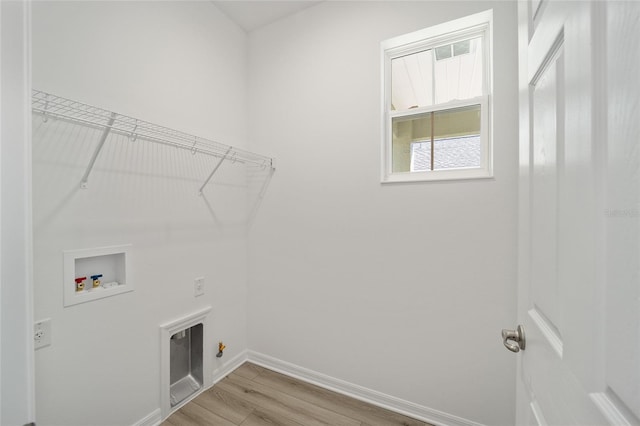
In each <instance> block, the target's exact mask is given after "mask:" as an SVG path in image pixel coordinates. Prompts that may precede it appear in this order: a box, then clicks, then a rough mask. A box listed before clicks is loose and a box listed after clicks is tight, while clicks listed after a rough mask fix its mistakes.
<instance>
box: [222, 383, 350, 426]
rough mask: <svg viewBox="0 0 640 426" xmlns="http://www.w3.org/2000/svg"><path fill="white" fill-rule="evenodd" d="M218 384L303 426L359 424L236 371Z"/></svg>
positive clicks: (347, 425) (348, 425)
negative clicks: (249, 378)
mask: <svg viewBox="0 0 640 426" xmlns="http://www.w3.org/2000/svg"><path fill="white" fill-rule="evenodd" d="M217 386H220V388H221V389H223V390H225V391H227V392H229V393H232V394H235V395H238V396H242V397H244V398H245V399H246V400H247V401H249V402H251V403H253V404H255V405H256V406H257V407H260V408H265V409H268V410H271V411H274V412H276V413H277V414H278V415H280V416H282V417H285V418H289V419H291V420H293V421H295V422H298V423H301V424H303V425H305V426H312V425H331V426H360V424H361V422H360V421H358V420H355V419H352V418H349V417H347V416H344V415H342V414H339V413H336V412H333V411H331V410H327V409H325V408H322V407H318V406H316V405H313V404H311V403H308V402H306V401H303V400H301V399H298V398H295V397H293V396H291V395H288V394H286V393H283V392H280V391H278V390H275V389H271V388H269V387H267V386H264V385H261V384H259V383H255V382H253V381H251V380H247V379H245V378H244V377H242V376H240V375H237V374H233V373H232V374H230V375H229V376H228V377H227V378H226V379H225V380H224V381H222V382H220V383H219V384H218V385H217Z"/></svg>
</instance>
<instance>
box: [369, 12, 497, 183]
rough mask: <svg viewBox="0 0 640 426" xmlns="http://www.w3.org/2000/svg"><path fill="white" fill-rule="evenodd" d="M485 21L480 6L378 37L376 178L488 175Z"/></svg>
mask: <svg viewBox="0 0 640 426" xmlns="http://www.w3.org/2000/svg"><path fill="white" fill-rule="evenodd" d="M491 24H492V12H491V11H487V12H482V13H478V14H476V15H472V16H468V17H466V18H462V19H458V20H455V21H451V22H447V23H445V24H441V25H437V26H435V27H431V28H427V29H425V30H421V31H417V32H415V33H411V34H407V35H404V36H400V37H396V38H393V39H391V40H387V41H385V42H383V43H382V55H383V82H384V92H383V144H382V145H383V155H382V160H383V164H382V182H407V181H422V180H445V179H469V178H483V177H491V176H492V167H491V146H492V144H491V132H490V129H489V123H490V122H491V120H490V98H491V84H490V82H491V75H490V74H491V66H490V65H491V63H490V58H491V52H490V48H491Z"/></svg>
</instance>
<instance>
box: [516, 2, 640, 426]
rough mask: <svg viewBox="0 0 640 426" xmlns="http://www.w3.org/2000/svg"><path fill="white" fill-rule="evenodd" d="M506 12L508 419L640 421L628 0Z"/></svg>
mask: <svg viewBox="0 0 640 426" xmlns="http://www.w3.org/2000/svg"><path fill="white" fill-rule="evenodd" d="M518 13H519V17H518V18H519V26H520V31H519V34H520V37H519V55H520V56H519V64H520V78H519V79H520V94H521V100H520V184H519V188H520V191H519V222H520V225H519V234H518V236H519V245H518V250H519V273H518V277H519V278H518V280H519V283H518V299H519V300H518V316H519V322H520V323H521V324H523V325H524V327H525V334H526V349H525V350H523V351H521V352H519V353H518V354H517V355H516V356H518V357H519V359H518V383H517V404H518V406H517V410H516V414H517V423H518V424H526V425H529V424H538V425H543V424H548V425H607V424H628V425H631V424H640V421H639V418H640V416H639V414H640V325H639V324H640V136H639V135H640V101H639V99H640V89H639V87H640V83H639V82H638V78H637V76H638V75H640V42H638V40H640V3H638V2H587V1H584V2H583V1H568V2H561V1H547V0H542V1H535V0H531V1H529V2H520V3H519V11H518ZM534 14H535V17H534Z"/></svg>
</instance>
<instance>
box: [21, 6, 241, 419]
mask: <svg viewBox="0 0 640 426" xmlns="http://www.w3.org/2000/svg"><path fill="white" fill-rule="evenodd" d="M246 48H247V47H246V35H245V33H244V32H242V31H241V30H240V29H239V28H238V27H237V26H236V25H235V24H233V23H232V22H231V21H229V20H228V18H226V16H224V15H223V14H222V13H221V12H220V11H219V10H218V9H216V8H215V7H214V6H213V4H211V3H209V2H42V3H39V2H38V3H35V4H34V5H33V86H34V88H37V89H41V90H45V91H49V92H52V93H54V94H57V95H61V96H65V97H68V98H72V99H77V100H80V101H83V102H87V103H90V104H94V105H97V106H101V107H104V108H107V109H111V110H114V111H117V112H120V113H124V114H128V115H132V116H134V117H138V118H141V119H145V120H148V121H151V122H154V123H158V124H162V125H165V126H169V127H173V128H176V129H179V130H182V131H185V132H188V133H192V134H196V135H199V136H202V137H208V138H211V139H214V140H219V141H221V142H224V143H228V144H232V145H240V146H243V145H244V144H245V143H246V112H245V111H246V107H247V102H246V69H247V68H246ZM33 131H34V136H33V137H34V233H35V236H34V245H35V318H36V319H41V318H47V317H49V318H51V319H52V327H53V333H52V335H53V344H52V345H51V346H50V347H45V348H42V349H39V350H38V351H36V370H37V375H36V383H37V395H36V403H37V422H38V424H39V425H63V424H64V425H87V424H92V425H100V424H102V425H130V424H134V423H136V422H137V421H139V420H141V419H143V418H144V417H145V416H147V415H148V414H150V413H153V412H154V411H155V410H157V409H158V408H159V407H160V342H159V336H160V331H159V328H158V327H159V325H160V324H161V323H165V322H168V321H170V320H173V319H176V318H178V317H181V316H184V315H186V314H189V313H192V312H194V311H196V310H198V309H200V308H202V307H205V306H212V307H213V312H212V314H211V315H212V318H211V319H212V321H211V324H212V325H213V327H212V330H211V332H210V333H209V334H208V335H206V336H205V344H206V345H210V346H211V347H212V351H213V349H214V347H217V342H218V341H219V340H223V341H224V342H225V344H226V345H227V350H226V351H225V356H224V357H223V358H222V359H217V358H216V359H214V368H222V366H223V365H224V364H225V363H228V362H229V361H230V360H231V359H232V358H233V357H234V356H236V355H238V354H240V353H242V352H243V351H245V350H246V349H247V339H246V318H247V314H246V290H247V286H246V280H247V277H246V270H247V255H246V253H247V247H246V233H245V223H244V221H245V215H246V204H247V198H246V179H245V170H244V168H243V167H242V166H239V165H237V164H236V165H231V164H224V165H223V166H222V167H221V169H220V171H219V172H218V174H216V176H215V177H214V178H213V181H212V183H211V184H210V185H209V186H208V187H207V188H206V189H205V197H204V198H201V197H199V196H198V188H199V187H200V185H201V184H202V182H203V181H204V179H205V178H206V176H207V175H208V174H209V173H210V171H211V170H212V169H213V167H214V165H215V163H216V159H213V158H210V157H204V156H202V155H195V156H192V155H191V153H190V152H188V151H180V150H176V149H174V148H167V147H161V146H157V145H153V144H150V143H148V142H145V141H137V142H134V143H132V142H130V141H129V140H128V139H127V138H124V137H118V136H111V137H110V138H109V139H108V140H107V143H106V144H105V148H104V150H103V151H102V153H101V154H100V157H99V158H98V161H97V163H96V166H95V168H94V170H93V172H92V174H91V176H90V178H89V188H88V189H86V190H81V189H79V183H80V178H81V177H82V175H83V173H84V170H85V168H86V167H87V164H88V161H89V158H90V157H91V154H92V153H93V150H94V147H95V146H96V144H97V142H98V139H99V137H100V133H101V132H100V131H99V130H92V129H88V128H86V127H83V126H79V125H73V124H69V123H64V122H60V121H55V120H49V121H48V122H47V123H43V122H42V120H41V119H40V118H38V117H34V125H33ZM117 244H133V249H132V255H133V263H132V270H133V274H134V278H135V291H134V292H132V293H126V294H122V295H118V296H114V297H110V298H105V299H100V300H97V301H94V302H90V303H84V304H80V305H75V306H71V307H68V308H64V307H63V301H62V293H63V291H62V290H63V276H62V266H63V263H62V259H63V257H62V256H63V254H62V252H63V250H69V249H82V248H90V247H102V246H109V245H117ZM199 276H204V277H205V280H206V281H205V282H206V283H205V288H206V294H205V295H204V296H202V297H198V298H195V297H194V295H193V281H194V278H196V277H199ZM65 284H69V283H65ZM213 353H215V352H213Z"/></svg>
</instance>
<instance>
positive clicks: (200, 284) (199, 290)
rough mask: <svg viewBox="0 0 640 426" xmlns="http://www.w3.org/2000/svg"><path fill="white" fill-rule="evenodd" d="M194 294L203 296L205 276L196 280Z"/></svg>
mask: <svg viewBox="0 0 640 426" xmlns="http://www.w3.org/2000/svg"><path fill="white" fill-rule="evenodd" d="M193 294H194V296H202V295H203V294H204V277H199V278H196V279H195V280H194V284H193Z"/></svg>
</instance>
